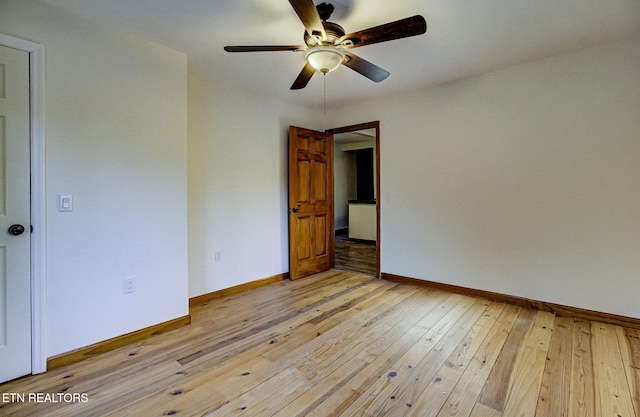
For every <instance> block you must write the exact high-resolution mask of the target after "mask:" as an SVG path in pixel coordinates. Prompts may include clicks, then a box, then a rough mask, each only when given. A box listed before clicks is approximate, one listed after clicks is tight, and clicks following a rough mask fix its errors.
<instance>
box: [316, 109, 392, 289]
mask: <svg viewBox="0 0 640 417" xmlns="http://www.w3.org/2000/svg"><path fill="white" fill-rule="evenodd" d="M365 129H375V132H376V153H375V155H374V158H375V162H376V164H375V166H376V169H375V172H374V177H375V192H376V277H377V278H380V277H381V270H380V253H381V251H380V248H381V246H382V245H381V242H380V121H379V120H375V121H373V122H365V123H359V124H355V125H349V126H343V127H336V128H333V129H327V130H326V132H327V133H331V134H332V135H336V134H338V133H347V132H355V131H358V130H365ZM331 158H333V155H332V156H331ZM334 169H335V167H334ZM332 187H334V184H332ZM332 228H334V229H335V224H333V225H332ZM333 240H334V241H333V242H332V243H333V245H332V246H333V247H332V249H331V250H332V251H333V254H332V257H333V259H335V251H336V245H335V233H333Z"/></svg>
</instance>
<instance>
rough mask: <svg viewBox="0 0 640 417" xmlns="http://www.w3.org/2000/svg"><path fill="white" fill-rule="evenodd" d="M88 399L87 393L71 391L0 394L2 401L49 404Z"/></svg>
mask: <svg viewBox="0 0 640 417" xmlns="http://www.w3.org/2000/svg"><path fill="white" fill-rule="evenodd" d="M88 401H89V394H87V393H71V392H55V393H51V392H28V393H20V392H3V393H2V394H1V395H0V402H2V403H51V404H69V403H86V402H88Z"/></svg>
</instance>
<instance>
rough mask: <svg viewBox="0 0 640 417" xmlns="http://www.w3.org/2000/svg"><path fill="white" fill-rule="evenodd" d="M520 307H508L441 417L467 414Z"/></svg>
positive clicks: (493, 327)
mask: <svg viewBox="0 0 640 417" xmlns="http://www.w3.org/2000/svg"><path fill="white" fill-rule="evenodd" d="M519 311H520V307H517V306H505V308H504V309H503V311H502V314H501V315H500V317H498V320H497V321H496V323H495V324H494V325H493V326H492V327H491V330H490V332H489V334H488V335H487V337H486V338H485V339H484V340H483V342H482V345H481V346H480V347H479V349H478V351H477V353H476V354H475V355H474V357H473V359H472V361H471V363H470V364H469V365H468V366H467V368H466V369H465V370H464V372H463V374H462V375H461V376H460V379H459V380H458V382H457V384H456V386H455V388H454V389H453V391H452V393H451V394H450V395H449V397H448V398H447V402H446V404H445V405H444V406H443V407H442V409H441V410H440V412H439V413H438V417H468V416H469V415H471V412H472V411H473V409H474V406H475V405H476V401H477V400H478V395H479V393H480V391H481V389H482V387H483V385H484V383H485V381H486V380H487V378H488V376H489V373H490V372H491V369H492V368H493V366H494V364H495V362H496V360H497V359H498V355H499V354H500V351H501V350H502V348H503V346H504V343H505V341H506V339H507V336H508V335H509V332H510V330H511V328H512V327H513V324H514V322H515V321H516V318H517V317H518V312H519Z"/></svg>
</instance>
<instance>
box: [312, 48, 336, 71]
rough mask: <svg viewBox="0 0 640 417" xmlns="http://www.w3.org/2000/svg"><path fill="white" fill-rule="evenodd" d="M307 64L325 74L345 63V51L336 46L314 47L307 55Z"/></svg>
mask: <svg viewBox="0 0 640 417" xmlns="http://www.w3.org/2000/svg"><path fill="white" fill-rule="evenodd" d="M306 58H307V62H308V63H309V65H311V66H312V67H313V68H315V69H316V70H318V71H320V72H321V73H323V74H326V73H328V72H331V71H333V70H335V69H336V68H338V67H339V66H340V64H342V61H344V51H343V50H342V48H338V47H335V46H326V45H325V46H323V45H321V46H314V47H313V48H309V49H308V50H307V53H306Z"/></svg>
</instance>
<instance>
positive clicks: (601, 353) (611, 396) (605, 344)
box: [591, 322, 635, 417]
mask: <svg viewBox="0 0 640 417" xmlns="http://www.w3.org/2000/svg"><path fill="white" fill-rule="evenodd" d="M591 331H592V334H593V363H594V370H595V372H594V375H595V382H596V400H597V401H596V404H598V405H599V406H600V415H601V416H620V417H626V416H634V415H635V412H634V410H633V403H632V400H631V393H630V392H629V384H628V382H627V375H626V372H625V370H624V364H623V362H622V355H621V351H620V345H619V344H618V338H617V336H616V330H615V326H613V325H610V324H605V323H597V322H594V323H592V325H591Z"/></svg>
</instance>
